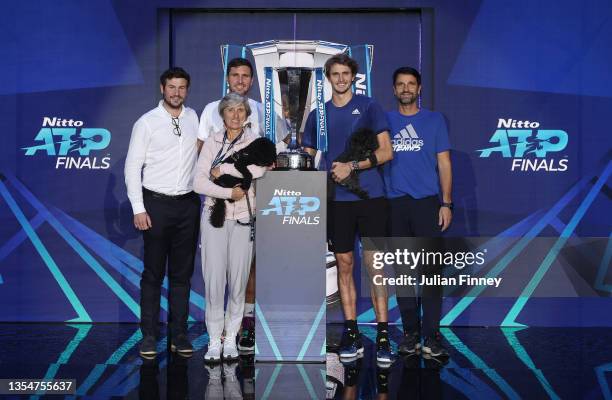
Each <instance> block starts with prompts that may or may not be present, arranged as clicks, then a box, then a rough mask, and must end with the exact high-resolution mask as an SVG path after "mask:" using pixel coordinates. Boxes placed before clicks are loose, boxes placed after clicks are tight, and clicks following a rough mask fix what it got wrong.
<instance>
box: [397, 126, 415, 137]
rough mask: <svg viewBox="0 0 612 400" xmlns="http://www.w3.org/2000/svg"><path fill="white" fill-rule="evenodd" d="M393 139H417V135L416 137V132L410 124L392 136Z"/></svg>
mask: <svg viewBox="0 0 612 400" xmlns="http://www.w3.org/2000/svg"><path fill="white" fill-rule="evenodd" d="M394 138H395V139H418V138H419V135H417V133H416V131H415V130H414V127H413V126H412V124H408V125H406V127H405V128H403V129H402V130H401V131H399V133H398V134H396V135H395V136H394Z"/></svg>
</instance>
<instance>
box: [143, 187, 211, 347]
mask: <svg viewBox="0 0 612 400" xmlns="http://www.w3.org/2000/svg"><path fill="white" fill-rule="evenodd" d="M143 197H144V204H145V208H146V209H147V213H148V214H149V217H150V218H151V225H152V227H151V228H149V229H148V230H146V231H144V232H143V239H144V271H143V272H142V277H141V279H140V328H141V330H142V334H143V335H144V336H146V335H153V336H157V324H158V323H159V302H160V297H161V286H162V282H163V280H164V275H165V272H166V263H167V264H168V281H169V290H168V305H169V311H170V315H169V321H168V323H169V325H170V332H171V333H172V334H173V335H176V334H179V333H185V332H187V315H188V314H189V292H190V290H191V276H192V275H193V265H194V264H193V263H194V259H195V254H196V245H197V242H198V234H199V229H200V218H199V215H200V197H199V196H198V195H197V194H195V193H194V192H191V193H189V194H186V195H183V196H181V197H180V198H178V199H172V198H167V197H163V196H160V195H157V194H155V193H153V192H150V191H148V190H146V189H145V190H143Z"/></svg>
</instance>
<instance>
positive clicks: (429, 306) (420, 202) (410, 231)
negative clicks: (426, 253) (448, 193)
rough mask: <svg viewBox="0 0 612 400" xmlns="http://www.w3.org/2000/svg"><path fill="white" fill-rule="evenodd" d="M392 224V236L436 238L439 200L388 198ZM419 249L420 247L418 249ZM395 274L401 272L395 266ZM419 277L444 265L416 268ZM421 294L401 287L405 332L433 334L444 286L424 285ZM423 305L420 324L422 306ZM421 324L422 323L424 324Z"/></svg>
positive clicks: (401, 311) (431, 198) (433, 272)
mask: <svg viewBox="0 0 612 400" xmlns="http://www.w3.org/2000/svg"><path fill="white" fill-rule="evenodd" d="M389 208H390V213H389V215H390V220H389V228H390V231H391V232H390V233H391V236H392V237H422V238H437V237H440V236H441V230H440V226H439V225H438V218H439V217H438V215H439V214H438V213H439V210H440V202H439V200H438V197H437V196H430V197H425V198H422V199H415V198H413V197H411V196H403V197H398V198H395V199H390V200H389ZM417 250H418V249H417ZM395 272H396V275H398V276H399V275H400V274H401V272H405V271H400V270H399V269H396V271H395ZM416 272H417V279H419V280H420V275H422V274H426V275H428V276H429V275H433V274H439V273H441V266H435V267H434V266H427V267H423V268H417V270H416ZM422 289H423V290H422V293H421V296H420V297H417V296H416V295H415V294H414V293H413V294H403V293H401V290H398V295H397V305H398V306H399V310H400V314H401V316H402V325H403V328H404V332H415V331H419V330H420V331H421V334H422V335H423V336H430V335H433V334H434V333H435V332H436V331H438V329H439V328H440V315H441V313H442V287H440V286H430V285H428V286H423V287H422ZM421 306H422V307H423V319H422V324H421V321H420V320H421V318H420V317H421V313H420V309H421ZM421 325H422V327H421Z"/></svg>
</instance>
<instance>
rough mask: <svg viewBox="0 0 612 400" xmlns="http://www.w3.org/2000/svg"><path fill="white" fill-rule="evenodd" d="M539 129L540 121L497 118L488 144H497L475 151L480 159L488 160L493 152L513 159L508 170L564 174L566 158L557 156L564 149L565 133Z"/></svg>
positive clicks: (566, 165)
mask: <svg viewBox="0 0 612 400" xmlns="http://www.w3.org/2000/svg"><path fill="white" fill-rule="evenodd" d="M539 127H540V123H539V122H531V121H518V120H515V119H510V118H509V119H504V118H500V119H499V120H498V122H497V130H496V131H495V133H493V136H491V139H489V143H496V144H497V145H496V146H493V147H488V148H486V149H480V150H476V151H478V152H480V157H481V158H489V157H490V156H491V155H492V154H494V153H499V154H500V155H501V156H502V157H503V158H512V163H511V164H510V171H546V172H563V171H567V168H568V159H567V155H563V156H560V155H559V152H560V151H562V150H564V149H565V148H566V147H567V142H568V135H567V132H565V131H562V130H559V129H538V128H539ZM508 128H510V129H508Z"/></svg>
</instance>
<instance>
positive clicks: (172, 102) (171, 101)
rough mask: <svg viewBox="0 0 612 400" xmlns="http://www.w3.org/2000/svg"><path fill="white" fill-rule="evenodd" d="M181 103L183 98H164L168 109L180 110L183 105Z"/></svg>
mask: <svg viewBox="0 0 612 400" xmlns="http://www.w3.org/2000/svg"><path fill="white" fill-rule="evenodd" d="M183 101H185V99H184V98H183V97H178V96H173V97H169V98H168V97H166V96H164V103H166V104H167V105H168V107H170V108H174V109H179V108H181V106H182V105H183Z"/></svg>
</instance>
